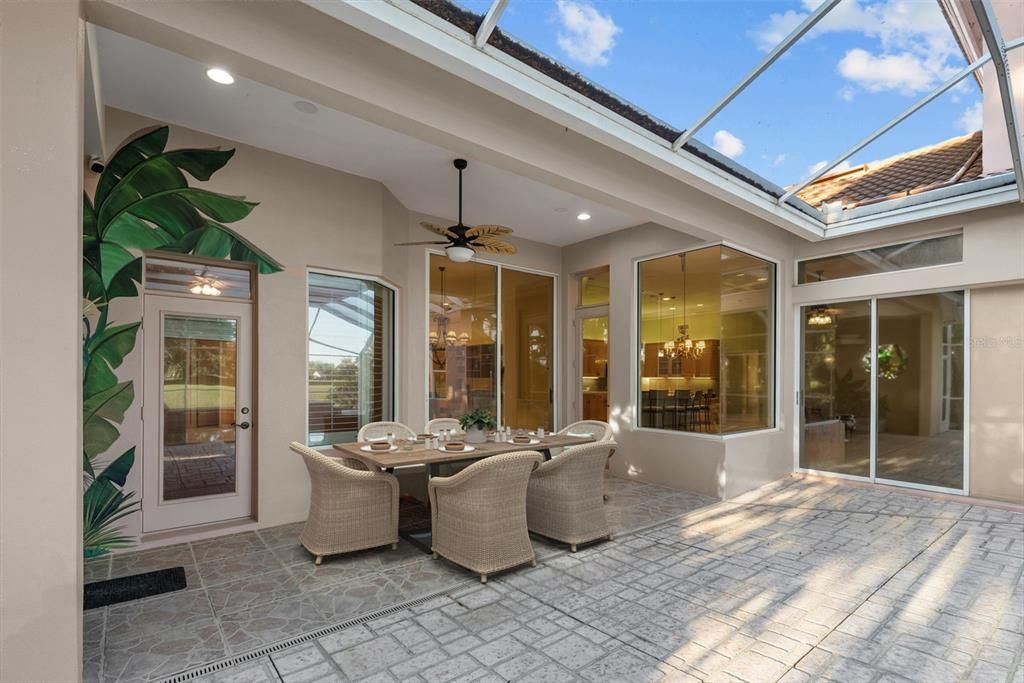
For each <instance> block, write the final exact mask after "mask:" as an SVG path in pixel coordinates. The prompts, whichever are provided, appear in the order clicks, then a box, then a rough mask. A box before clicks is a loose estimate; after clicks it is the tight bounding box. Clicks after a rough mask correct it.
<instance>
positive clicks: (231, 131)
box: [95, 27, 639, 246]
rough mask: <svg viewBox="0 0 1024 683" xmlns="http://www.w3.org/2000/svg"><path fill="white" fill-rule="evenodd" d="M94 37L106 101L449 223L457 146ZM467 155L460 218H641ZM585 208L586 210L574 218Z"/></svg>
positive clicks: (522, 227)
mask: <svg viewBox="0 0 1024 683" xmlns="http://www.w3.org/2000/svg"><path fill="white" fill-rule="evenodd" d="M95 38H96V46H95V48H96V52H97V56H98V64H99V73H100V79H99V90H100V92H99V95H100V97H101V99H102V102H103V103H104V104H105V105H106V106H111V107H116V108H118V109H123V110H126V111H130V112H134V113H137V114H141V115H143V116H147V117H149V118H153V119H157V120H160V121H164V122H166V123H170V124H172V125H179V126H184V127H187V128H192V129H195V130H198V131H202V132H205V133H208V134H211V135H216V136H218V137H223V138H226V139H228V140H233V141H237V142H241V143H244V144H247V145H252V146H255V147H260V148H263V149H267V150H270V151H273V152H277V153H280V154H285V155H288V156H291V157H296V158H299V159H303V160H305V161H309V162H312V163H315V164H319V165H321V166H326V167H329V168H334V169H337V170H340V171H346V172H349V173H353V174H355V175H359V176H363V177H365V178H372V179H374V180H379V181H381V182H382V183H384V184H385V185H386V186H387V187H388V189H390V190H391V192H392V193H393V194H394V195H395V197H397V198H398V200H399V201H401V202H402V203H403V204H404V205H405V206H406V207H407V208H409V209H411V210H413V211H418V212H421V213H425V214H429V215H433V216H439V217H442V218H447V219H450V220H452V221H453V222H454V220H455V218H456V211H457V201H456V173H455V170H454V169H453V168H452V166H451V161H452V159H453V158H455V157H456V156H461V155H460V154H459V153H457V151H452V150H446V149H442V148H440V147H437V146H435V145H431V144H428V143H425V142H422V141H420V140H418V139H415V138H412V137H409V136H407V135H404V134H402V133H398V132H395V131H392V130H389V129H387V128H383V127H381V126H378V125H376V124H373V123H369V122H367V121H364V120H362V119H359V118H356V117H353V116H350V115H348V114H344V113H341V112H338V111H335V110H332V109H328V108H326V107H319V108H318V111H317V112H316V113H313V114H307V113H303V112H301V111H299V110H298V109H296V107H295V103H296V98H295V97H294V96H292V95H290V94H288V93H286V92H283V91H281V90H277V89H275V88H271V87H269V86H266V85H263V84H261V83H257V82H255V81H250V80H246V79H242V78H238V79H237V80H236V81H235V83H234V85H231V86H221V85H217V84H215V83H213V82H212V81H210V80H209V79H208V78H207V77H206V75H205V72H206V69H207V65H205V64H202V63H200V62H197V61H194V60H192V59H189V58H187V57H184V56H181V55H179V54H176V53H173V52H169V51H167V50H164V49H162V48H158V47H155V46H153V45H150V44H148V43H145V42H142V41H139V40H136V39H134V38H130V37H128V36H125V35H122V34H119V33H115V32H113V31H110V30H108V29H104V28H101V27H95ZM117 142H118V141H116V140H111V141H107V144H108V145H116V144H117ZM106 151H107V152H108V153H109V152H110V151H112V150H110V149H108V150H106ZM469 161H470V165H469V169H468V170H467V171H466V176H465V193H466V196H465V215H464V221H465V222H466V223H467V224H470V225H472V224H476V223H499V224H503V225H507V226H509V227H511V228H513V229H514V230H515V231H516V235H518V236H520V237H523V238H527V239H531V240H536V241H539V242H544V243H547V244H553V245H557V246H564V245H566V244H571V243H573V242H578V241H580V240H583V239H587V238H589V237H595V236H597V235H602V234H605V233H608V232H613V231H615V230H620V229H622V228H626V227H629V226H631V225H634V224H636V223H638V222H639V221H638V220H636V219H634V218H633V217H630V216H628V215H626V214H624V213H622V212H620V211H617V210H615V209H611V208H608V207H606V206H602V205H598V204H595V203H594V202H592V201H589V200H585V199H582V198H580V197H577V196H574V195H571V194H568V193H566V192H563V191H561V190H557V189H554V188H552V187H550V186H548V185H545V184H543V183H539V182H536V181H533V180H530V179H528V178H524V177H523V176H520V175H516V174H514V173H510V172H508V171H505V170H502V169H500V168H496V167H494V166H489V165H487V164H483V163H479V162H474V161H473V159H472V158H470V159H469ZM584 211H585V212H587V213H589V214H590V215H591V216H592V217H591V219H590V220H589V221H579V220H577V218H576V216H577V214H578V213H580V212H584Z"/></svg>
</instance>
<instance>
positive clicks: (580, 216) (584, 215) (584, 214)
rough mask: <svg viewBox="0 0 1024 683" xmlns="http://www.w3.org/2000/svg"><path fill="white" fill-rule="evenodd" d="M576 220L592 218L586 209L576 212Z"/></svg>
mask: <svg viewBox="0 0 1024 683" xmlns="http://www.w3.org/2000/svg"><path fill="white" fill-rule="evenodd" d="M576 220H578V221H589V220H590V214H589V213H587V212H586V211H580V212H579V213H578V214H576Z"/></svg>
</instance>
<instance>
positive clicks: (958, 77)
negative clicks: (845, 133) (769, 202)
mask: <svg viewBox="0 0 1024 683" xmlns="http://www.w3.org/2000/svg"><path fill="white" fill-rule="evenodd" d="M990 59H991V57H990V56H989V55H985V56H984V57H982V58H981V59H979V60H977V61H976V62H974V63H973V64H970V65H969V66H966V67H964V68H963V69H961V70H960V71H958V72H957V73H956V74H955V75H954V76H953V77H952V78H950V79H949V80H947V81H946V82H945V83H943V84H942V85H940V86H939V87H937V88H936V89H935V90H933V91H931V92H930V93H928V94H927V95H925V97H924V98H922V99H920V100H918V101H917V102H915V103H914V104H912V105H911V106H910V107H909V108H907V109H906V110H905V111H904V112H903V113H902V114H900V115H899V116H897V117H896V118H894V119H893V120H891V121H889V122H888V123H887V124H885V125H884V126H882V127H881V128H879V129H878V130H876V131H875V132H873V133H871V134H870V135H868V136H867V137H866V138H864V139H863V140H861V141H860V142H858V143H857V144H856V145H854V146H853V147H851V148H850V149H848V150H846V151H845V152H843V153H842V154H840V155H839V156H838V157H836V158H835V159H833V160H832V161H830V162H829V163H827V164H825V165H824V166H822V167H821V168H820V169H818V170H817V171H815V172H813V173H811V174H810V175H808V176H807V177H805V178H804V179H803V180H801V181H800V182H799V183H797V184H796V185H794V186H793V188H792V189H790V190H787V191H786V193H785V194H784V195H782V196H781V197H779V203H780V204H782V203H783V202H785V201H786V200H787V199H789V198H790V197H792V196H793V195H795V194H796V193H797V192H799V191H800V190H802V189H804V188H805V187H807V186H808V185H810V184H811V183H813V182H814V181H815V180H817V179H818V178H820V177H822V176H823V175H825V174H827V173H828V172H829V171H831V170H832V169H833V168H835V167H836V166H838V165H839V164H841V163H843V162H844V161H846V160H847V159H849V158H850V157H852V156H853V155H854V154H856V153H857V152H859V151H861V150H862V149H864V148H865V147H867V146H868V145H870V144H871V143H872V142H874V141H875V140H877V139H878V138H880V137H881V136H883V135H885V134H886V133H888V132H889V131H890V130H892V129H893V128H895V127H896V126H898V125H899V124H900V123H902V122H903V121H905V120H906V119H907V118H909V117H910V116H911V114H913V113H914V112H916V111H917V110H919V109H920V108H921V107H924V106H925V105H926V104H928V103H929V102H931V101H933V100H934V99H935V98H937V97H939V96H940V95H942V94H943V93H944V92H946V91H948V90H949V89H950V88H952V87H954V86H956V84H957V83H959V82H960V81H962V80H964V79H965V78H967V77H968V76H970V75H971V74H972V73H974V72H975V71H977V70H978V69H980V68H981V67H983V66H985V65H986V64H988V62H989V60H990Z"/></svg>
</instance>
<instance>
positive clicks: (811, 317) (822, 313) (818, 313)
mask: <svg viewBox="0 0 1024 683" xmlns="http://www.w3.org/2000/svg"><path fill="white" fill-rule="evenodd" d="M834 321H835V318H834V317H833V316H832V313H831V312H830V311H829V310H828V309H827V308H825V307H824V306H818V307H816V308H813V309H811V312H810V313H809V314H808V315H807V324H808V325H814V326H815V327H825V326H827V325H831V324H832V323H833V322H834Z"/></svg>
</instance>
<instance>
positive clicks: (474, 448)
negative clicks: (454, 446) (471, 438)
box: [437, 446, 476, 453]
mask: <svg viewBox="0 0 1024 683" xmlns="http://www.w3.org/2000/svg"><path fill="white" fill-rule="evenodd" d="M437 450H439V451H442V452H444V453H469V452H471V451H475V450H476V447H474V446H463V447H462V450H461V451H450V450H448V449H447V448H445V447H443V446H442V447H441V448H438V449H437Z"/></svg>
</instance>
